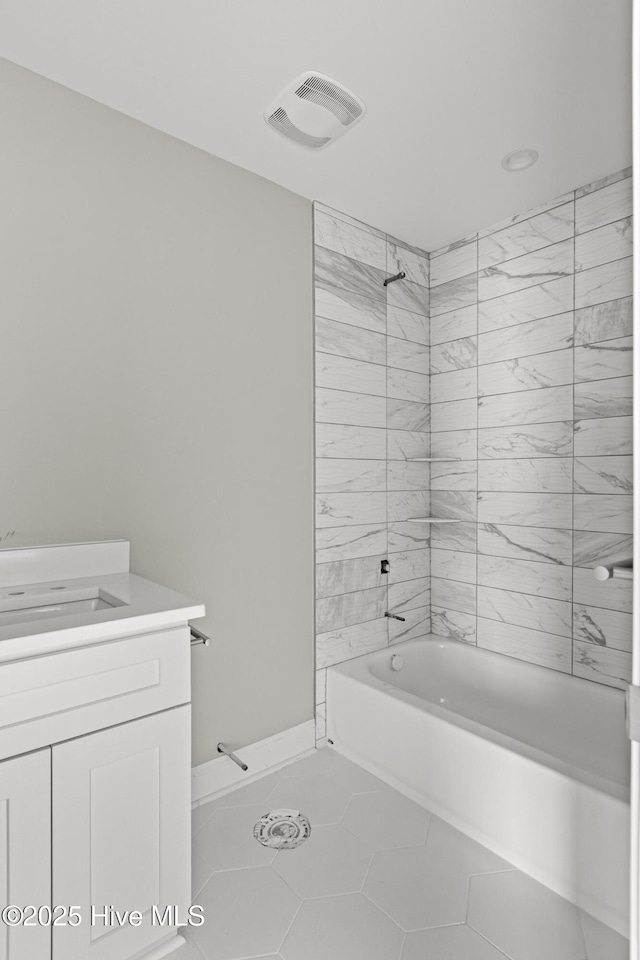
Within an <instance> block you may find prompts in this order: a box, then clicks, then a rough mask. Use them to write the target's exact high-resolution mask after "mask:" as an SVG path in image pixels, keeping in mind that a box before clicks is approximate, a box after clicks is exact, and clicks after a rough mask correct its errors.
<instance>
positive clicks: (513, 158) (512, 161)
mask: <svg viewBox="0 0 640 960" xmlns="http://www.w3.org/2000/svg"><path fill="white" fill-rule="evenodd" d="M537 159H538V151H537V150H512V151H511V153H508V154H507V155H506V157H503V158H502V166H503V168H504V169H505V170H506V171H507V172H508V173H518V172H519V171H520V170H526V169H527V167H532V166H533V164H534V163H535V162H536V160H537Z"/></svg>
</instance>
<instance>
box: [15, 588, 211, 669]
mask: <svg viewBox="0 0 640 960" xmlns="http://www.w3.org/2000/svg"><path fill="white" fill-rule="evenodd" d="M99 591H102V592H103V593H104V594H106V595H107V600H108V597H109V596H111V597H113V598H114V599H115V600H117V601H119V603H120V604H122V605H120V606H115V607H108V608H106V609H101V610H88V611H82V612H75V613H70V614H63V615H56V616H51V617H46V616H42V617H41V618H40V619H34V620H27V621H25V622H22V623H12V624H0V663H2V662H3V661H4V662H6V661H8V660H18V659H19V660H22V659H25V658H27V657H33V656H38V655H41V654H47V653H53V652H54V651H58V650H64V649H67V648H72V647H77V646H82V645H88V644H93V643H101V642H103V641H107V640H115V639H121V638H122V637H123V636H127V635H131V634H137V633H149V632H151V631H154V630H163V629H166V628H168V627H171V626H176V625H179V624H186V622H187V621H188V620H193V619H196V618H197V617H203V616H204V614H205V608H204V604H202V603H199V602H198V601H197V600H193V599H192V598H191V597H186V596H184V595H183V594H181V593H177V592H176V591H175V590H169V589H168V588H167V587H162V586H160V585H159V584H157V583H152V582H151V581H150V580H144V579H143V578H142V577H137V576H135V575H134V574H131V573H111V574H99V575H95V576H90V577H82V578H74V579H71V580H51V581H47V582H38V583H30V584H25V585H19V584H11V585H6V586H2V587H1V588H0V609H3V608H4V609H6V607H7V605H9V604H10V605H11V606H12V607H14V606H16V607H17V606H22V605H24V606H29V604H30V601H33V599H34V598H36V597H37V598H38V600H39V601H40V598H42V597H45V598H46V599H47V600H50V601H51V603H52V604H56V605H59V604H60V602H62V601H63V600H64V599H65V598H67V599H69V600H70V599H72V594H76V593H78V592H81V593H86V594H87V595H88V596H91V595H93V596H95V595H96V594H97V593H98V592H99Z"/></svg>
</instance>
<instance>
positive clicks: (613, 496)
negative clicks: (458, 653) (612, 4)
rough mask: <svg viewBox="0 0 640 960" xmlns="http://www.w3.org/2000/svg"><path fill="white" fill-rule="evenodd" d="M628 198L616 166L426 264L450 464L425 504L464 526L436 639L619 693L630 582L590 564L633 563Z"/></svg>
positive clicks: (439, 412) (436, 593) (446, 580)
mask: <svg viewBox="0 0 640 960" xmlns="http://www.w3.org/2000/svg"><path fill="white" fill-rule="evenodd" d="M631 191H632V184H631V171H630V170H626V171H621V172H620V173H619V174H615V175H612V176H610V177H605V178H604V179H602V180H600V181H598V182H596V183H593V184H589V185H586V186H585V187H582V188H580V189H579V190H576V191H575V192H573V193H569V194H565V195H564V196H563V197H559V198H558V199H557V200H556V201H551V202H549V203H546V204H543V205H542V206H541V207H539V208H538V209H536V210H531V211H528V212H526V213H524V214H520V215H517V216H515V217H512V218H511V219H510V220H508V221H505V222H503V223H500V224H496V225H495V226H494V227H489V228H487V229H484V230H482V231H480V232H479V233H478V235H477V236H476V237H465V238H464V240H463V241H460V242H459V243H457V244H452V245H451V246H450V248H447V249H446V250H443V251H441V252H440V251H438V252H436V253H432V255H431V367H430V369H431V417H430V422H431V429H432V431H433V432H432V449H436V450H438V451H440V450H445V451H446V452H448V453H450V454H451V455H453V456H457V457H459V458H460V459H459V461H458V462H456V463H454V464H449V465H447V464H442V465H441V464H432V469H431V491H432V492H431V504H432V511H433V512H434V513H435V512H437V509H438V508H439V509H441V510H442V512H444V509H445V508H448V509H451V510H452V511H453V515H457V516H460V517H461V518H462V520H463V522H462V523H460V524H457V525H455V526H453V525H452V526H451V527H443V528H439V529H436V528H434V530H433V531H432V534H431V575H432V581H431V603H432V610H431V618H432V632H433V633H434V634H436V635H441V636H447V637H453V638H456V639H458V640H462V641H464V642H466V643H477V644H478V645H479V646H482V647H485V648H486V649H490V650H493V651H496V652H498V653H503V654H506V655H508V656H512V657H517V658H519V659H523V660H528V661H531V662H533V663H537V664H541V665H543V666H546V667H549V668H550V669H553V670H559V671H562V672H566V673H574V674H575V675H576V676H580V677H584V678H587V679H589V680H593V681H597V682H600V683H604V684H608V685H613V686H618V687H620V686H624V684H625V683H627V682H628V681H629V679H630V669H631V655H630V654H631V614H630V609H631V608H630V604H631V591H630V585H629V583H628V582H626V581H615V582H613V581H608V582H607V583H604V584H602V583H597V582H596V581H595V580H594V579H593V575H592V568H593V567H594V566H596V565H597V564H598V563H600V562H605V563H612V562H616V561H617V560H623V559H626V558H627V557H629V556H631V550H632V538H631V503H632V499H631V494H632V474H631V469H632V460H631V452H632V451H631V414H632V369H631V363H632V332H633V331H632V301H631V292H632V290H631V266H632V248H631V243H632V235H631V234H632V221H631V213H632V210H631ZM474 256H475V258H476V259H475V262H474ZM461 491H464V495H465V496H466V497H472V498H474V499H475V501H476V504H477V506H476V512H475V516H472V515H471V512H470V509H469V504H468V503H467V505H466V510H464V505H463V504H462V503H461V502H460V501H456V500H455V499H447V498H455V497H460V496H461ZM443 496H444V497H445V499H444V500H441V498H442V497H443ZM461 511H462V512H461Z"/></svg>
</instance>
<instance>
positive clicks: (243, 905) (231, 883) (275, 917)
mask: <svg viewBox="0 0 640 960" xmlns="http://www.w3.org/2000/svg"><path fill="white" fill-rule="evenodd" d="M198 902H199V904H200V905H201V906H202V908H203V910H204V916H205V918H206V921H205V923H204V924H203V925H202V926H201V927H192V928H191V931H192V932H191V936H192V937H193V939H194V940H195V941H196V944H197V945H198V947H199V948H200V949H201V950H202V952H203V953H204V955H205V957H206V960H239V958H244V957H257V956H261V955H265V956H268V955H269V954H272V953H273V952H274V951H277V950H278V948H279V947H280V944H281V943H282V939H283V937H284V935H285V934H286V932H287V930H288V929H289V926H290V924H291V921H292V920H293V918H294V916H295V914H296V911H297V909H298V907H299V905H300V900H299V898H298V897H297V896H296V895H295V893H294V892H293V891H292V890H291V889H290V888H289V887H288V886H287V884H286V883H285V882H284V880H282V879H281V878H280V877H279V876H278V875H277V873H274V871H273V870H272V869H271V867H250V868H249V869H246V870H227V871H224V872H222V873H214V874H213V876H212V877H211V880H209V882H208V883H207V885H206V886H205V888H204V890H203V891H202V892H201V894H200V896H199V897H198Z"/></svg>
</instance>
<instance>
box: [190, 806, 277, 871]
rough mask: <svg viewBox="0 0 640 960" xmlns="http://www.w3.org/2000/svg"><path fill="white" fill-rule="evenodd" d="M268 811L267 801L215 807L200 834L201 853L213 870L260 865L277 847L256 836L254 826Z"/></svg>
mask: <svg viewBox="0 0 640 960" xmlns="http://www.w3.org/2000/svg"><path fill="white" fill-rule="evenodd" d="M264 813H266V810H265V807H264V804H260V806H258V805H256V806H253V807H224V808H223V809H221V810H216V811H215V812H214V813H213V815H212V816H211V817H210V818H209V819H208V820H207V822H206V823H205V825H204V826H203V827H202V829H201V830H200V831H199V833H198V834H197V848H198V853H199V854H200V855H201V856H202V857H203V858H204V860H206V862H207V863H208V864H209V865H210V866H211V867H212V869H214V870H234V869H237V868H239V867H261V866H263V865H264V864H267V863H271V861H272V860H273V859H274V858H275V855H276V851H275V850H272V849H270V848H269V847H263V846H262V844H261V843H258V841H257V840H256V839H255V837H254V835H253V828H254V825H255V823H256V821H258V820H259V819H260V817H261V816H263V815H264Z"/></svg>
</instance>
